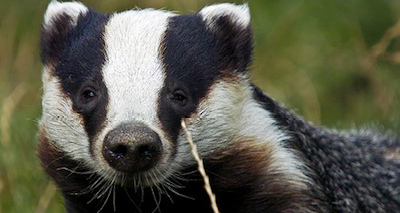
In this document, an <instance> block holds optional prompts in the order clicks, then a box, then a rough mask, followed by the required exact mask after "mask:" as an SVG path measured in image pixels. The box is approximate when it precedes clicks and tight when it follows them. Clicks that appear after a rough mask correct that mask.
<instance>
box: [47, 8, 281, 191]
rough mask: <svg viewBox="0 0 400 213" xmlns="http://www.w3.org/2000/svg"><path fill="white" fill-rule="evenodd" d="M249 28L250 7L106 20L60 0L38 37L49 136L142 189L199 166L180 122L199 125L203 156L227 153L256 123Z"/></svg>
mask: <svg viewBox="0 0 400 213" xmlns="http://www.w3.org/2000/svg"><path fill="white" fill-rule="evenodd" d="M249 24H250V15H249V9H248V7H247V5H240V6H238V5H233V4H216V5H211V6H207V7H205V8H203V9H202V10H201V11H199V12H198V13H196V14H193V15H183V16H178V15H176V14H173V13H171V12H166V11H161V10H152V9H144V10H129V11H125V12H121V13H113V14H108V15H102V14H98V13H96V12H94V11H92V10H91V9H88V8H87V7H86V6H84V5H83V4H81V3H78V2H71V3H59V2H56V1H53V2H52V3H50V5H49V6H48V8H47V11H46V13H45V17H44V23H43V27H42V36H41V57H42V61H43V64H44V71H43V77H42V80H43V85H44V86H43V88H44V94H43V101H42V106H43V114H42V118H41V120H40V126H41V135H42V138H45V140H46V141H48V143H49V144H50V147H51V150H52V151H54V152H58V153H62V154H63V158H68V159H70V160H72V161H74V162H78V164H77V165H79V167H84V168H86V169H87V170H88V171H91V172H94V173H96V174H97V175H99V176H101V177H102V178H104V179H105V180H109V181H114V182H117V183H123V184H130V183H134V184H140V185H143V186H151V185H155V184H158V183H160V182H163V181H164V180H166V179H168V178H170V177H172V176H174V175H175V174H177V173H178V172H179V171H180V170H182V169H183V168H185V167H187V166H188V165H191V164H193V163H194V162H193V160H192V157H191V155H190V151H189V150H190V149H189V146H188V145H187V142H186V139H185V138H186V137H185V135H184V132H183V131H182V129H181V126H180V121H181V120H182V119H183V118H187V117H191V118H193V119H192V122H191V123H190V130H191V132H192V135H193V138H194V141H195V142H196V143H197V145H198V147H199V152H200V154H201V156H202V157H204V158H207V157H208V156H211V155H212V154H213V153H217V152H219V151H221V150H223V149H224V148H225V147H227V146H229V145H230V144H229V143H230V141H234V140H233V139H234V137H238V135H240V134H239V133H240V132H241V131H244V129H246V128H250V127H247V126H246V123H243V119H242V120H240V119H241V118H239V117H238V114H245V117H246V116H251V115H246V113H247V114H249V112H246V111H243V107H241V106H242V105H244V104H246V103H245V102H246V100H250V99H249V98H248V97H249V96H251V88H250V87H251V86H250V83H249V80H248V79H249V78H248V73H247V67H248V65H249V64H250V62H251V56H252V35H251V31H250V27H249ZM250 104H251V103H250ZM260 113H261V114H259V115H258V116H263V115H262V113H263V112H260ZM266 117H267V116H266ZM266 135H268V134H266ZM271 135H272V136H273V135H274V134H271ZM275 135H276V134H275ZM272 136H271V137H272ZM277 137H278V136H277ZM46 154H49V153H40V155H42V159H44V158H45V157H43V155H46ZM47 163H48V164H50V163H51V162H47ZM48 164H45V165H48ZM66 168H68V167H66ZM59 169H62V168H59ZM70 169H73V168H70Z"/></svg>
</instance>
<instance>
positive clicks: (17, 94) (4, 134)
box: [0, 83, 26, 148]
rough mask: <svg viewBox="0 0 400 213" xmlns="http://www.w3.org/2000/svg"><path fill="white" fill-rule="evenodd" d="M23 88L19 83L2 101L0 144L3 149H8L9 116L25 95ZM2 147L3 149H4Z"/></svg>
mask: <svg viewBox="0 0 400 213" xmlns="http://www.w3.org/2000/svg"><path fill="white" fill-rule="evenodd" d="M25 93H26V89H25V86H24V85H23V84H22V83H21V84H19V85H18V86H17V87H16V88H15V89H14V91H13V92H12V93H11V94H10V95H9V96H8V97H7V98H6V99H5V100H4V103H3V108H2V110H1V119H0V120H1V121H0V124H1V142H2V145H3V146H4V147H8V145H9V143H10V120H11V116H12V114H13V112H14V110H15V107H16V106H17V105H18V103H19V101H20V100H21V99H22V97H23V96H24V95H25ZM4 147H3V148H4Z"/></svg>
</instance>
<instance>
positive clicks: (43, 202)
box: [35, 182, 56, 213]
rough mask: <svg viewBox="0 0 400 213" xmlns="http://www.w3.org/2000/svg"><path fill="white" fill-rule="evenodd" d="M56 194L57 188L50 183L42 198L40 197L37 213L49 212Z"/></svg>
mask: <svg viewBox="0 0 400 213" xmlns="http://www.w3.org/2000/svg"><path fill="white" fill-rule="evenodd" d="M55 193H56V188H55V187H54V185H53V183H51V182H49V183H48V184H47V187H46V189H45V190H44V192H43V194H42V196H41V197H40V200H39V203H38V205H37V206H36V210H35V213H42V212H47V208H48V207H49V204H50V201H51V200H52V199H53V197H54V194H55Z"/></svg>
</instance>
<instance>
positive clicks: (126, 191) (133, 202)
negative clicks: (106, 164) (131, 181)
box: [123, 187, 142, 212]
mask: <svg viewBox="0 0 400 213" xmlns="http://www.w3.org/2000/svg"><path fill="white" fill-rule="evenodd" d="M123 188H124V191H125V193H126V195H127V196H128V199H129V200H130V201H131V202H132V204H133V205H134V206H135V207H136V209H137V210H138V211H139V212H142V210H140V208H139V206H138V205H137V204H136V202H135V201H133V199H132V197H131V196H130V194H129V192H128V190H127V189H126V187H123Z"/></svg>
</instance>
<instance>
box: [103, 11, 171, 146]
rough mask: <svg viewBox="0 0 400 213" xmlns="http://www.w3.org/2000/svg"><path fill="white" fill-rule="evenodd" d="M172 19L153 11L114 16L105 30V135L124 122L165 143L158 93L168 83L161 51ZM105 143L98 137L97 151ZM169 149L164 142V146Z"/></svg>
mask: <svg viewBox="0 0 400 213" xmlns="http://www.w3.org/2000/svg"><path fill="white" fill-rule="evenodd" d="M172 15H173V14H172V13H169V12H164V11H156V10H151V9H146V10H140V11H133V10H132V11H126V12H123V13H118V14H114V15H113V16H112V17H111V18H110V20H109V22H108V23H107V25H106V26H105V33H104V40H105V52H106V56H107V58H106V62H105V64H104V66H103V71H102V75H103V79H104V82H105V85H106V87H107V91H108V97H109V102H108V107H107V118H106V122H105V125H106V126H105V128H104V130H103V131H107V130H108V131H109V130H111V129H113V128H115V127H116V126H118V125H119V124H121V123H124V122H132V121H141V122H143V123H145V124H146V125H148V126H149V127H150V128H151V129H153V130H154V131H156V132H157V133H158V134H159V136H160V138H161V140H163V139H164V140H165V137H163V131H162V130H161V124H160V122H159V120H158V116H157V111H158V97H159V92H160V90H161V88H162V87H163V85H164V79H165V74H164V71H163V64H162V61H161V59H160V58H159V55H160V51H159V50H160V44H161V42H162V40H163V35H164V32H165V30H166V27H167V24H168V23H167V21H168V20H167V19H168V17H170V16H172ZM100 135H101V136H102V137H104V135H105V134H104V132H103V133H102V134H100ZM102 140H103V139H102V138H101V137H99V140H98V141H97V142H96V147H95V149H97V150H98V151H99V150H101V144H102ZM166 145H168V143H166V142H165V141H164V142H163V146H166ZM164 149H167V150H168V149H169V148H168V147H164Z"/></svg>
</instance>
